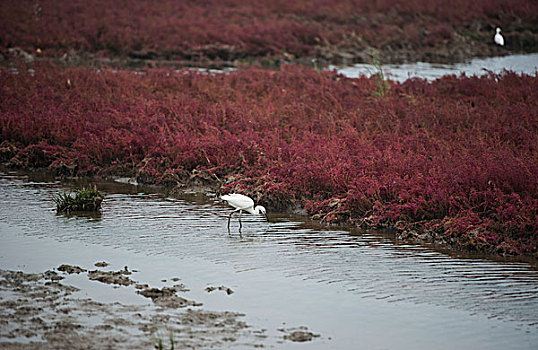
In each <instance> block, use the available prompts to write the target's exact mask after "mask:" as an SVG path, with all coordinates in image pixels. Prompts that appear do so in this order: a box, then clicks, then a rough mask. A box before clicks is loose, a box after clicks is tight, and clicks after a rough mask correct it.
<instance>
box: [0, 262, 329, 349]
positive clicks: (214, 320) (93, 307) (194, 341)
mask: <svg viewBox="0 0 538 350" xmlns="http://www.w3.org/2000/svg"><path fill="white" fill-rule="evenodd" d="M96 265H97V264H96ZM92 269H93V270H92ZM88 270H90V271H88ZM73 273H76V274H86V273H87V276H88V279H90V280H97V281H99V282H101V283H105V284H110V285H113V286H114V285H115V286H116V288H121V287H118V286H123V287H124V286H125V285H126V284H136V289H137V292H136V293H138V294H140V295H143V296H145V297H147V298H148V300H151V301H152V302H149V303H147V304H144V305H127V304H122V303H119V302H112V303H103V302H97V301H94V300H92V299H88V298H79V297H76V296H74V295H73V294H74V293H75V292H78V291H79V289H78V288H76V287H73V286H71V285H69V284H64V283H62V280H63V279H64V278H65V276H67V275H68V274H73ZM96 275H98V276H99V278H96ZM129 275H130V272H129V271H128V270H127V269H124V270H120V271H106V270H103V269H97V270H95V267H89V268H88V269H86V268H81V267H79V266H71V265H66V264H63V265H61V266H59V267H57V268H56V269H53V270H48V271H45V272H43V273H25V272H22V271H10V270H0V307H1V309H2V313H3V314H4V318H3V319H2V321H0V325H1V327H0V346H1V347H2V348H3V349H68V348H69V349H109V348H110V349H112V348H114V349H150V348H154V347H155V348H159V346H162V348H164V349H169V348H172V343H173V346H174V347H175V348H179V349H191V348H192V349H194V348H197V349H199V348H226V347H240V348H263V347H265V346H264V340H265V339H266V338H267V335H266V334H265V332H266V330H265V329H256V328H253V327H251V326H250V325H248V324H246V323H245V322H244V321H243V320H242V317H243V316H244V314H241V313H237V312H230V311H224V312H217V311H210V310H205V309H204V308H202V304H201V303H198V302H195V301H193V300H187V299H185V298H183V297H181V296H179V295H178V294H179V293H181V291H183V290H185V286H184V285H182V284H180V283H179V284H177V283H176V282H174V281H173V280H171V281H170V282H172V283H173V285H172V286H170V287H162V288H160V289H159V288H152V287H150V286H148V285H146V284H143V283H138V282H136V281H134V280H133V279H131V278H130V277H129ZM176 280H177V279H176ZM219 288H220V287H219ZM115 290H116V289H115V288H111V291H110V293H111V294H113V293H114V291H115ZM278 331H279V332H280V333H281V339H280V340H279V341H280V342H285V341H291V342H305V341H312V340H314V339H315V338H317V337H319V335H318V334H314V333H312V332H309V331H308V329H306V328H304V327H303V328H300V329H299V328H298V329H279V330H278Z"/></svg>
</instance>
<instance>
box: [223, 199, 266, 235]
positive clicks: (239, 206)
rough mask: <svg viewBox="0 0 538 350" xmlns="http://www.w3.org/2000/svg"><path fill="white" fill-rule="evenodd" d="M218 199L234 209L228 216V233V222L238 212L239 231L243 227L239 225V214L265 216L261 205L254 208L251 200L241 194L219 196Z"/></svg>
mask: <svg viewBox="0 0 538 350" xmlns="http://www.w3.org/2000/svg"><path fill="white" fill-rule="evenodd" d="M220 199H222V200H225V201H226V202H228V204H229V205H230V206H232V207H234V208H235V210H234V211H232V212H231V213H230V215H229V216H228V232H229V231H230V220H231V219H232V215H233V213H235V212H237V211H238V212H239V229H241V227H242V226H243V225H242V223H241V214H242V213H243V211H246V212H248V213H251V214H254V215H260V214H261V215H264V216H265V213H266V211H265V208H264V207H263V206H261V205H257V206H256V207H254V201H253V200H252V198H250V197H248V196H245V195H243V194H239V193H232V194H226V195H224V196H221V197H220Z"/></svg>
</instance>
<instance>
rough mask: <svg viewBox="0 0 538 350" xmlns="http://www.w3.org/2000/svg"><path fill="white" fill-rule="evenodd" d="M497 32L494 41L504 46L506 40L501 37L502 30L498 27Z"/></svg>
mask: <svg viewBox="0 0 538 350" xmlns="http://www.w3.org/2000/svg"><path fill="white" fill-rule="evenodd" d="M495 31H496V34H495V37H494V38H493V40H495V44H497V45H500V46H504V38H503V36H502V35H501V28H499V27H497V29H496V30H495Z"/></svg>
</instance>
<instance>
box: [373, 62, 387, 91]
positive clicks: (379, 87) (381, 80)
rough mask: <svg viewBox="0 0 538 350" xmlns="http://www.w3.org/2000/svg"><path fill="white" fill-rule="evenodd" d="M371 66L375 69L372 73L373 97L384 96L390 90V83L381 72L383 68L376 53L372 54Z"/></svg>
mask: <svg viewBox="0 0 538 350" xmlns="http://www.w3.org/2000/svg"><path fill="white" fill-rule="evenodd" d="M372 66H374V68H375V71H374V72H373V74H372V79H373V80H374V81H375V84H376V90H375V91H374V93H373V95H374V97H382V96H386V95H387V94H388V93H389V90H390V84H389V82H388V81H387V80H386V79H385V74H384V73H383V68H382V67H381V61H380V60H379V55H378V54H373V55H372Z"/></svg>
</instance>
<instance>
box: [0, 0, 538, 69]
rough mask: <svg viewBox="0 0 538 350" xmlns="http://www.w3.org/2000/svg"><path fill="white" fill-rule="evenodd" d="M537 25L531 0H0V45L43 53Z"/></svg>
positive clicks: (282, 47)
mask: <svg viewBox="0 0 538 350" xmlns="http://www.w3.org/2000/svg"><path fill="white" fill-rule="evenodd" d="M536 23H538V3H537V2H536V1H532V0H512V1H508V2H507V1H503V0H476V1H472V2H469V1H467V0H453V1H446V0H415V1H397V0H385V1H361V0H357V1H352V0H317V1H312V0H295V1H287V0H278V1H277V0H256V1H245V0H226V1H222V0H207V1H175V0H161V1H140V0H124V1H120V2H111V1H105V0H84V1H82V0H48V1H47V0H42V1H27V0H26V1H24V0H21V1H3V2H1V3H0V49H2V50H1V51H5V50H6V49H9V48H15V47H19V48H22V49H23V50H26V51H28V52H36V50H37V49H39V53H40V55H45V56H48V57H60V56H62V55H64V54H71V53H73V52H74V53H78V54H86V53H90V54H92V55H97V56H104V57H132V58H146V59H155V58H160V59H172V60H187V61H204V60H221V61H222V60H223V61H232V60H236V59H239V60H241V59H245V58H248V57H250V58H252V57H273V56H277V57H295V58H298V57H313V56H324V52H325V53H326V52H327V51H330V52H331V53H333V54H334V53H338V52H340V51H343V52H352V53H356V52H357V51H360V50H362V49H364V48H366V47H376V48H378V49H387V50H388V51H390V50H398V49H411V50H419V51H428V50H430V49H431V48H432V47H436V46H437V45H442V44H444V45H446V44H447V43H449V42H450V45H451V46H454V45H455V44H456V42H457V40H456V38H455V37H454V33H458V35H459V37H460V38H463V37H464V36H465V37H471V38H473V40H475V44H477V43H485V42H487V43H491V41H492V40H491V36H492V32H493V30H494V27H495V26H502V27H503V29H504V33H506V34H505V35H508V36H509V35H512V34H511V33H513V35H520V34H521V38H520V39H518V38H513V39H512V38H509V39H510V40H507V45H511V46H512V47H513V48H515V49H521V47H516V46H517V45H526V46H528V47H527V49H534V50H535V49H536V46H538V43H537V42H536V37H535V36H534V34H535V33H536V32H537V31H538V28H537V27H536ZM525 31H526V32H528V33H526V34H523V33H522V32H525ZM533 33H534V34H533ZM518 43H519V44H518ZM484 45H485V44H484ZM465 46H466V47H467V50H469V49H470V48H471V47H472V46H473V45H471V44H469V43H467V44H466V45H465ZM492 47H493V48H494V45H492ZM485 48H487V46H481V49H480V50H478V51H477V52H476V54H480V52H483V51H484V49H485ZM452 54H453V53H452ZM385 56H386V55H382V57H383V59H385V58H386V57H385ZM326 58H330V55H329V56H327V57H326ZM445 58H448V56H447V57H445Z"/></svg>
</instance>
